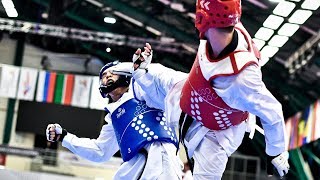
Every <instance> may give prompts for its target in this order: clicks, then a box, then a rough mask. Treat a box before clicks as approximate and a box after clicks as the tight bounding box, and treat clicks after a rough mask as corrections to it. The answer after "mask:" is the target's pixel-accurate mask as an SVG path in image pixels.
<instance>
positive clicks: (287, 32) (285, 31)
mask: <svg viewBox="0 0 320 180" xmlns="http://www.w3.org/2000/svg"><path fill="white" fill-rule="evenodd" d="M299 27H300V26H299V25H297V24H291V23H285V24H284V25H283V26H282V27H281V28H280V29H279V31H278V34H279V35H283V36H288V37H290V36H292V35H293V34H294V33H295V32H296V31H297V30H298V29H299Z"/></svg>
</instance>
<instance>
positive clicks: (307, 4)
mask: <svg viewBox="0 0 320 180" xmlns="http://www.w3.org/2000/svg"><path fill="white" fill-rule="evenodd" d="M319 6H320V1H319V0H305V1H304V2H303V3H302V4H301V7H302V8H303V9H309V10H316V9H318V8H319Z"/></svg>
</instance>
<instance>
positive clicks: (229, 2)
mask: <svg viewBox="0 0 320 180" xmlns="http://www.w3.org/2000/svg"><path fill="white" fill-rule="evenodd" d="M240 17H241V0H197V4H196V21H195V26H196V28H197V29H198V30H199V32H200V37H201V36H202V34H203V33H205V32H206V31H207V30H208V29H209V28H211V27H228V26H234V25H235V24H237V23H238V22H239V21H240Z"/></svg>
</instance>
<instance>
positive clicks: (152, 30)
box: [146, 26, 161, 36]
mask: <svg viewBox="0 0 320 180" xmlns="http://www.w3.org/2000/svg"><path fill="white" fill-rule="evenodd" d="M146 29H147V30H148V31H150V32H152V33H153V34H155V35H157V36H161V32H160V31H158V30H156V29H154V28H153V27H150V26H146Z"/></svg>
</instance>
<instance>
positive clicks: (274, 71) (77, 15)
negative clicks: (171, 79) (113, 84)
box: [0, 0, 320, 117]
mask: <svg viewBox="0 0 320 180" xmlns="http://www.w3.org/2000/svg"><path fill="white" fill-rule="evenodd" d="M304 1H311V2H313V3H314V2H316V1H318V0H288V1H287V2H292V3H293V4H294V6H293V10H292V12H291V13H290V14H289V16H288V17H285V18H284V21H283V22H282V24H284V23H287V22H290V19H289V17H290V15H292V14H293V13H294V12H295V11H297V10H299V8H301V7H302V3H304ZM13 2H14V4H15V6H16V9H17V12H18V14H19V16H18V17H17V18H15V19H16V20H21V21H27V22H34V23H41V24H53V25H57V26H64V27H71V28H79V29H83V30H90V31H99V32H109V33H112V34H114V35H123V39H122V40H123V41H124V43H116V42H114V41H110V42H108V43H101V42H95V41H81V40H79V39H77V40H75V39H72V38H64V39H62V38H59V37H48V36H39V35H31V34H27V36H26V40H27V41H28V42H30V43H32V44H34V45H37V46H39V47H42V48H45V49H48V50H51V51H55V52H65V53H85V54H92V55H94V56H97V57H99V58H101V59H102V60H103V61H104V62H109V61H111V60H113V59H122V60H124V61H130V59H131V56H132V54H133V52H134V51H135V49H136V47H143V45H144V42H145V41H149V42H151V44H154V49H155V54H154V61H155V62H160V63H162V64H164V65H166V66H169V67H172V68H175V69H177V70H182V71H185V72H186V71H188V70H189V69H190V67H191V65H192V62H193V59H194V57H195V50H196V47H197V44H198V38H197V34H196V33H197V32H196V30H195V28H194V11H195V0H51V1H50V0H24V1H18V0H14V1H13ZM277 5H278V3H277V2H272V1H269V0H242V9H243V15H242V23H243V24H244V26H245V27H246V28H247V30H248V32H249V33H250V34H251V35H252V36H253V37H255V35H256V33H257V31H258V30H259V28H260V27H261V26H263V25H264V22H265V20H266V19H267V18H268V17H269V15H271V14H272V13H274V10H275V8H276V6H277ZM312 8H316V9H313V10H312V11H311V12H312V15H311V16H310V17H309V18H308V20H307V21H306V22H305V23H303V24H302V25H301V26H300V27H299V29H298V30H297V31H296V32H295V33H294V34H293V35H292V36H291V37H289V39H288V41H287V42H286V43H285V44H284V45H282V46H281V47H280V48H279V50H278V51H277V52H276V54H275V55H274V56H271V58H270V60H269V62H268V63H267V64H266V65H265V66H263V67H262V70H263V73H264V81H265V83H266V85H267V87H268V88H269V89H270V91H271V92H272V93H273V94H274V95H275V96H276V97H277V99H278V100H279V101H281V103H282V104H283V108H284V114H285V116H286V117H288V116H290V115H293V114H294V113H295V112H297V111H300V110H302V109H304V108H305V107H306V106H308V105H310V104H311V103H313V102H314V101H315V100H316V99H318V98H319V97H320V88H319V87H320V57H319V56H320V47H319V46H320V44H319V36H320V35H319V32H320V31H319V30H320V8H319V7H316V6H313V7H312ZM280 12H282V11H280ZM0 13H1V17H2V18H7V16H6V13H5V11H4V9H3V7H1V8H0ZM104 17H112V18H115V19H116V23H114V24H108V23H105V22H104ZM275 23H276V22H275ZM274 32H275V34H276V33H277V32H278V30H277V29H276V30H275V31H274ZM278 33H279V32H278ZM266 42H267V43H266V44H268V43H269V44H270V42H268V41H267V40H266ZM107 47H110V48H111V52H106V48H107Z"/></svg>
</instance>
